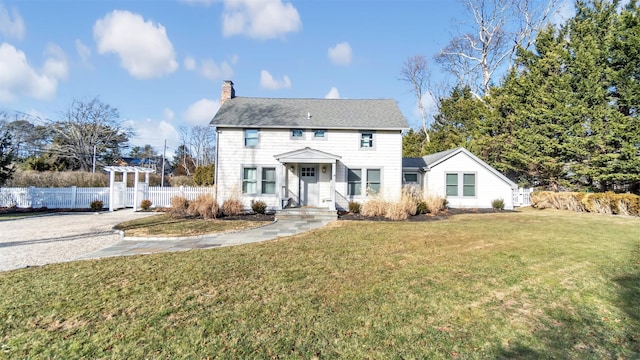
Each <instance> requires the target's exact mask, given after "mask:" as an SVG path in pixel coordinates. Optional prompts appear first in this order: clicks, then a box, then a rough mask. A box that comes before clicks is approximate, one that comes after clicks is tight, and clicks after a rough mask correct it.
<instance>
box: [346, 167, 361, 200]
mask: <svg viewBox="0 0 640 360" xmlns="http://www.w3.org/2000/svg"><path fill="white" fill-rule="evenodd" d="M347 195H352V196H353V195H362V169H348V170H347Z"/></svg>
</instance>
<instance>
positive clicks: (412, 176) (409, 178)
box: [402, 173, 418, 184]
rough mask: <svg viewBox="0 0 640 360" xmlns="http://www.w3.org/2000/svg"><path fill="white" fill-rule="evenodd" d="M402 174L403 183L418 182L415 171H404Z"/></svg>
mask: <svg viewBox="0 0 640 360" xmlns="http://www.w3.org/2000/svg"><path fill="white" fill-rule="evenodd" d="M402 176H403V179H402V180H404V183H405V184H418V174H417V173H404V174H402Z"/></svg>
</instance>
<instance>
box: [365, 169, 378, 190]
mask: <svg viewBox="0 0 640 360" xmlns="http://www.w3.org/2000/svg"><path fill="white" fill-rule="evenodd" d="M378 193H380V169H367V194H378Z"/></svg>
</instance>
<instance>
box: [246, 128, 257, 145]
mask: <svg viewBox="0 0 640 360" xmlns="http://www.w3.org/2000/svg"><path fill="white" fill-rule="evenodd" d="M258 139H259V138H258V129H244V146H246V147H255V146H258Z"/></svg>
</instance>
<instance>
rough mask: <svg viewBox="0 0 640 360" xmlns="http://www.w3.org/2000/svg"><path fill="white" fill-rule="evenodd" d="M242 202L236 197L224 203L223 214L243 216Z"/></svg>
mask: <svg viewBox="0 0 640 360" xmlns="http://www.w3.org/2000/svg"><path fill="white" fill-rule="evenodd" d="M242 208H243V206H242V201H240V199H238V198H236V197H230V198H228V199H226V200H225V201H224V202H223V203H222V213H223V214H224V215H225V216H236V215H240V214H242Z"/></svg>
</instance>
